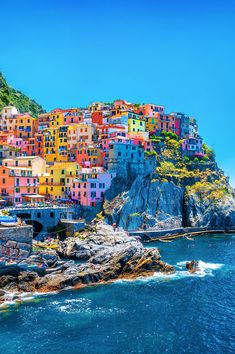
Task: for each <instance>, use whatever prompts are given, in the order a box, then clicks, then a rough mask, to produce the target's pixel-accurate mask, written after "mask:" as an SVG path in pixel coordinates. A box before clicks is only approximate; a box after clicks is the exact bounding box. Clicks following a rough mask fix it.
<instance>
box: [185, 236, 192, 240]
mask: <svg viewBox="0 0 235 354" xmlns="http://www.w3.org/2000/svg"><path fill="white" fill-rule="evenodd" d="M185 238H186V239H187V240H189V241H194V238H192V237H190V236H185Z"/></svg>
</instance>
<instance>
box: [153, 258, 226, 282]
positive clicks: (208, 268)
mask: <svg viewBox="0 0 235 354" xmlns="http://www.w3.org/2000/svg"><path fill="white" fill-rule="evenodd" d="M186 262H188V261H182V262H178V263H176V266H175V268H176V269H177V268H178V269H179V270H176V272H175V273H172V274H163V273H160V272H157V273H154V277H155V278H159V279H163V280H164V279H181V278H185V277H205V276H208V275H209V276H213V271H214V270H217V269H220V268H222V267H223V266H224V264H221V263H206V262H203V261H198V270H197V271H196V272H195V273H190V272H188V271H187V270H186Z"/></svg>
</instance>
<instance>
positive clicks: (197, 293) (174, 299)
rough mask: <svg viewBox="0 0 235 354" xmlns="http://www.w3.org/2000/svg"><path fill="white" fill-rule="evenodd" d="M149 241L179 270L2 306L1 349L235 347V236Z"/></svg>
mask: <svg viewBox="0 0 235 354" xmlns="http://www.w3.org/2000/svg"><path fill="white" fill-rule="evenodd" d="M146 247H158V248H159V249H160V251H161V255H162V260H164V261H166V262H168V263H170V264H172V265H174V266H175V268H176V273H175V274H172V275H162V274H158V273H156V274H154V276H151V277H149V278H140V279H136V280H132V281H130V280H128V281H125V280H122V281H120V280H118V281H116V282H114V283H112V284H107V285H99V286H92V287H88V288H86V289H82V290H66V291H63V292H60V293H53V294H45V295H37V294H35V295H34V296H32V295H28V296H25V298H24V301H22V302H21V303H15V302H14V300H12V301H10V302H9V303H8V304H7V306H2V307H1V308H0V354H10V353H12V354H16V353H21V354H34V353H35V354H36V353H38V354H39V353H40V354H42V353H43V354H44V353H46V354H47V353H53V354H54V353H55V354H56V353H57V354H58V353H61V354H70V353H91V354H93V353H94V354H96V353H97V354H98V353H100V354H105V353H112V354H113V353H117V354H119V353H125V354H129V353H172V354H181V353H187V354H190V353H193V354H201V353H208V354H209V353H210V354H220V353H221V354H222V353H223V354H228V353H235V235H214V236H203V237H196V238H195V239H192V240H188V239H177V240H174V241H172V242H168V243H163V242H156V243H148V244H146ZM190 260H198V261H199V267H200V270H199V271H198V272H197V273H195V274H189V273H188V272H187V271H186V270H185V263H186V261H190Z"/></svg>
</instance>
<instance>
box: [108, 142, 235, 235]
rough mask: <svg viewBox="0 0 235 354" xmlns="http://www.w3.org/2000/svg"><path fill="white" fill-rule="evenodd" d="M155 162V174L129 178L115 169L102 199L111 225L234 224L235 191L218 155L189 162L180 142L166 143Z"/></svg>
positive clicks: (144, 226)
mask: <svg viewBox="0 0 235 354" xmlns="http://www.w3.org/2000/svg"><path fill="white" fill-rule="evenodd" d="M156 166H157V167H156V168H155V169H153V170H152V173H148V174H144V173H142V172H140V173H139V174H135V175H129V177H128V178H126V176H122V174H121V173H118V172H117V177H116V179H114V181H113V184H112V186H111V189H110V190H109V191H108V193H106V201H105V203H104V215H105V217H106V220H107V221H108V222H109V223H114V222H115V223H117V225H119V226H122V227H124V228H125V229H127V230H139V229H146V228H148V229H149V228H152V229H171V228H177V227H180V226H184V227H187V226H188V227H190V226H197V227H200V226H203V227H205V226H207V227H209V228H230V227H235V195H234V190H233V189H232V188H231V187H230V185H229V182H228V179H227V178H226V177H225V176H224V173H223V171H221V170H220V169H219V168H218V166H217V164H216V162H215V161H214V154H211V156H209V157H207V158H204V159H203V160H199V159H194V160H191V161H190V160H186V159H184V158H183V156H182V152H181V149H180V142H178V141H175V142H174V144H173V143H172V142H169V141H166V143H165V144H162V146H161V148H160V149H159V152H158V153H157V154H156ZM116 170H117V171H119V169H118V168H117V169H116ZM120 171H121V169H120Z"/></svg>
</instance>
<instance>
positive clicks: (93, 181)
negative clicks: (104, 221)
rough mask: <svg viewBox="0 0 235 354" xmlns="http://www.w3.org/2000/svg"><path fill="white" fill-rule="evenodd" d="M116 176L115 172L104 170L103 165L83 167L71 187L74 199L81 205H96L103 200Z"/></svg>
mask: <svg viewBox="0 0 235 354" xmlns="http://www.w3.org/2000/svg"><path fill="white" fill-rule="evenodd" d="M114 177H115V174H114V173H111V172H109V171H104V170H103V168H102V167H96V168H82V171H81V173H80V175H79V177H78V178H76V179H75V180H74V182H73V186H72V188H71V194H72V199H73V200H75V201H77V203H78V204H79V205H83V206H96V204H97V203H98V202H101V201H102V200H103V198H104V193H105V192H106V190H107V189H109V187H110V186H111V182H112V179H113V178H114Z"/></svg>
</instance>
